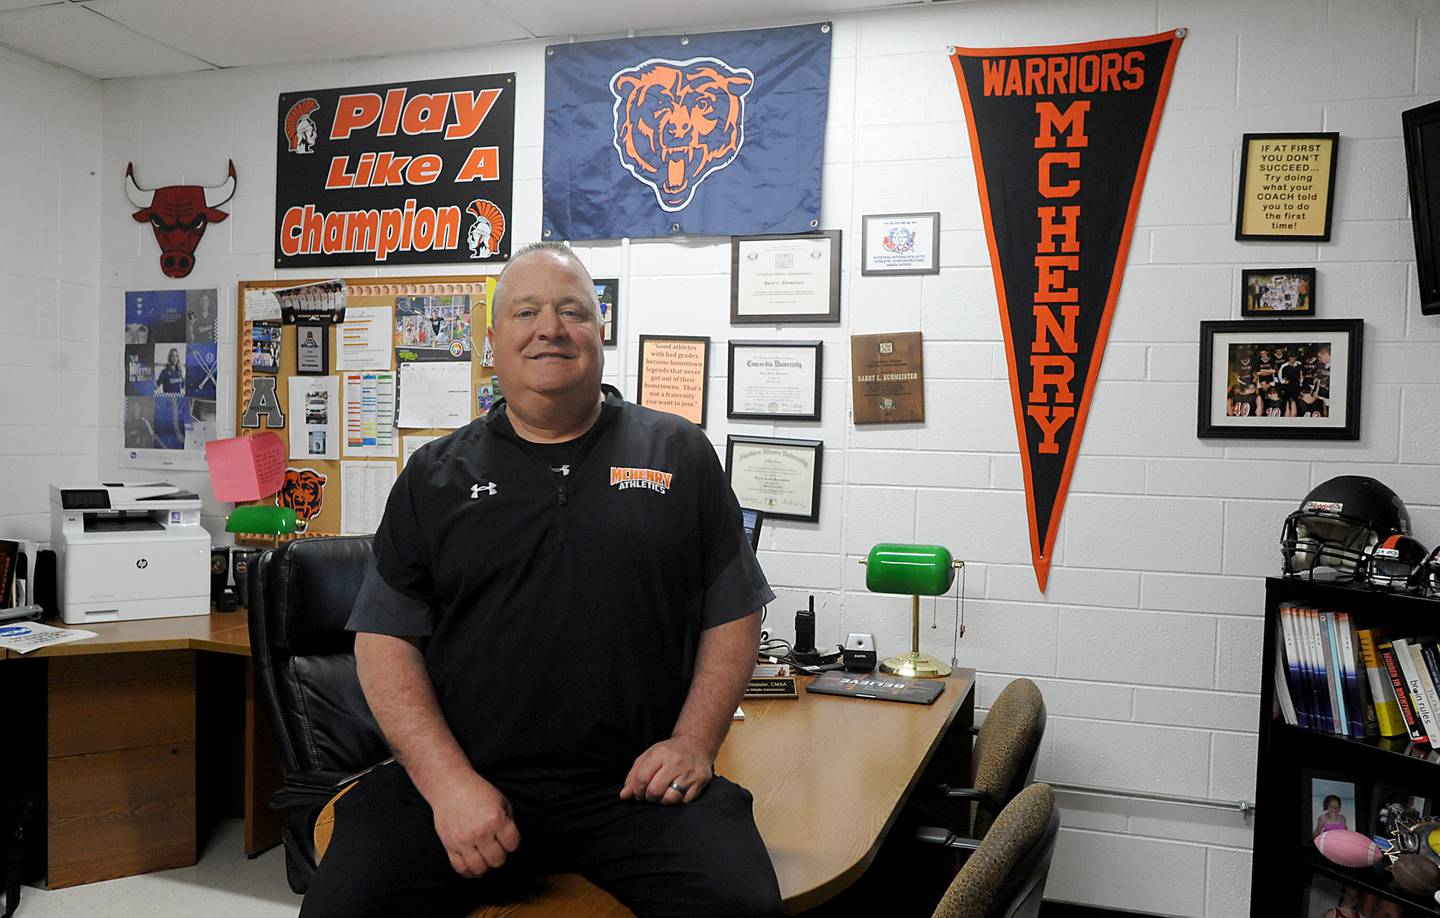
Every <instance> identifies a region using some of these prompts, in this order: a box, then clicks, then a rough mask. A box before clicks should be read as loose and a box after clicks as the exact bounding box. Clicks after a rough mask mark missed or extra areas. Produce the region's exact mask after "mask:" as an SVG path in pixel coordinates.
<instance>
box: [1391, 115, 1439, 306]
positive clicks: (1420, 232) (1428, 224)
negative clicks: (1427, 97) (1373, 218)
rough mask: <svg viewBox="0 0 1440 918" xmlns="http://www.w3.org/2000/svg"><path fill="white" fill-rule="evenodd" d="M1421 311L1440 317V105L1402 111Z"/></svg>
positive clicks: (1401, 118) (1401, 117)
mask: <svg viewBox="0 0 1440 918" xmlns="http://www.w3.org/2000/svg"><path fill="white" fill-rule="evenodd" d="M1400 121H1401V123H1402V124H1403V125H1404V135H1405V167H1406V172H1407V173H1408V175H1409V179H1410V218H1411V219H1410V226H1411V229H1412V230H1413V232H1414V233H1415V273H1416V275H1417V276H1418V277H1419V281H1420V312H1421V313H1422V314H1424V315H1427V316H1433V315H1440V102H1431V103H1430V104H1428V105H1422V106H1420V107H1419V108H1412V109H1409V110H1407V111H1404V112H1401V114H1400Z"/></svg>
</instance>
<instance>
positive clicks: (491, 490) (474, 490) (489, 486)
mask: <svg viewBox="0 0 1440 918" xmlns="http://www.w3.org/2000/svg"><path fill="white" fill-rule="evenodd" d="M499 490H500V489H499V488H498V487H496V486H495V482H493V481H487V482H485V484H483V485H479V484H473V485H471V486H470V499H471V500H474V499H475V498H477V497H479V496H480V493H481V492H482V491H483V492H484V493H486V494H489V495H491V496H492V497H493V496H494V495H495V492H497V491H499Z"/></svg>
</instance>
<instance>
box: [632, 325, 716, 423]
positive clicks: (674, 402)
mask: <svg viewBox="0 0 1440 918" xmlns="http://www.w3.org/2000/svg"><path fill="white" fill-rule="evenodd" d="M709 376H710V339H709V338H705V337H695V336H688V335H641V336H640V369H639V375H638V377H637V380H636V391H635V401H636V402H637V403H639V404H641V405H644V406H645V407H646V408H654V409H655V410H656V411H668V412H670V413H671V414H678V415H680V417H682V418H685V419H686V420H689V421H694V422H695V423H696V424H699V425H700V426H701V427H704V426H705V409H706V407H707V404H708V401H709V399H708V397H707V396H708V392H707V391H706V390H707V386H706V380H707V379H708V378H709Z"/></svg>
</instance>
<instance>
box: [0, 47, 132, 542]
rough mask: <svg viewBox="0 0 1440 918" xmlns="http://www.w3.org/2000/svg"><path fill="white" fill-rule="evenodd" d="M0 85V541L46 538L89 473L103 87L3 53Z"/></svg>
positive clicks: (98, 387)
mask: <svg viewBox="0 0 1440 918" xmlns="http://www.w3.org/2000/svg"><path fill="white" fill-rule="evenodd" d="M0 86H3V87H4V88H3V90H0V125H3V128H0V536H19V537H23V538H32V539H48V538H49V533H50V509H49V504H50V491H49V485H50V482H52V481H57V480H59V481H67V480H68V481H89V480H93V479H94V478H95V471H96V468H95V466H96V462H95V457H96V442H97V439H98V435H99V434H98V430H99V427H100V420H99V417H100V404H101V397H100V393H101V391H102V384H101V379H102V376H101V374H100V373H99V372H98V371H97V368H96V366H95V352H96V346H97V342H98V341H99V335H100V330H99V319H100V307H99V303H100V299H99V285H100V266H99V262H98V258H99V255H100V245H101V242H100V212H99V208H98V206H97V202H98V201H99V197H100V179H99V177H98V171H99V168H100V142H101V129H100V112H101V91H100V84H99V83H95V82H92V81H90V80H86V79H84V78H83V77H80V76H78V75H76V74H73V73H70V72H69V71H65V70H61V69H59V68H56V67H52V66H50V65H48V64H42V63H40V62H38V61H35V60H32V59H31V58H28V57H25V56H24V55H21V54H18V53H16V52H14V51H11V50H9V49H8V48H0ZM116 186H117V187H118V186H119V182H118V180H117V182H116ZM117 366H118V364H117ZM113 376H114V374H111V378H113ZM106 381H107V382H108V381H109V379H107V380H106ZM107 423H113V421H107Z"/></svg>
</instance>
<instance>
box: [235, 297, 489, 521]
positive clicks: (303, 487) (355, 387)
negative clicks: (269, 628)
mask: <svg viewBox="0 0 1440 918" xmlns="http://www.w3.org/2000/svg"><path fill="white" fill-rule="evenodd" d="M494 289H495V279H494V277H493V276H470V277H396V278H376V277H367V278H355V279H349V280H342V279H333V280H325V279H317V280H312V281H299V280H281V281H242V282H241V283H240V285H239V293H238V296H237V300H236V302H237V304H238V308H237V310H236V312H237V314H238V316H239V334H238V335H237V347H236V350H237V354H236V366H237V367H238V368H239V370H238V373H237V379H238V385H237V386H236V404H235V421H236V424H235V426H236V430H237V431H238V432H239V434H240V435H241V436H247V435H254V434H258V433H261V432H265V431H272V432H274V433H275V434H277V435H278V436H279V437H280V438H281V439H282V440H284V441H285V443H286V446H287V453H286V455H287V464H286V471H285V485H284V487H283V488H282V489H281V491H280V493H279V494H277V495H275V496H274V497H272V498H266V499H265V500H264V501H261V503H271V502H273V503H275V504H276V505H278V506H282V507H290V508H292V509H294V510H295V513H296V517H297V525H296V532H295V536H293V537H304V536H314V535H350V534H366V533H371V532H374V531H375V529H376V527H377V526H378V525H379V523H380V518H381V516H382V515H383V514H384V510H385V501H386V499H387V498H388V497H389V494H390V488H391V486H392V485H393V484H394V483H395V478H396V476H397V475H398V474H399V471H400V469H401V468H403V467H404V464H405V462H406V461H407V460H408V459H409V458H410V456H411V455H412V454H414V452H415V451H416V450H418V449H420V448H421V447H422V446H424V445H425V444H426V443H429V442H430V441H432V440H435V439H438V438H439V437H442V436H445V435H446V434H448V433H450V432H451V431H452V430H455V429H456V428H459V427H463V426H465V425H466V424H468V423H470V421H471V420H473V419H474V418H476V417H478V416H480V415H481V414H483V413H484V412H486V411H488V410H489V409H490V406H491V405H493V404H494V402H495V400H496V398H498V397H499V395H500V385H499V381H498V380H497V379H496V378H495V376H494V358H493V355H492V354H491V353H489V351H488V349H487V344H486V336H485V332H486V329H487V328H489V326H490V322H491V319H492V313H491V309H490V303H491V297H492V295H493V292H494ZM293 537H292V538H293ZM237 540H239V541H242V542H245V541H250V540H249V539H246V538H245V537H243V536H237ZM260 541H268V537H265V538H263V539H260Z"/></svg>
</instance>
